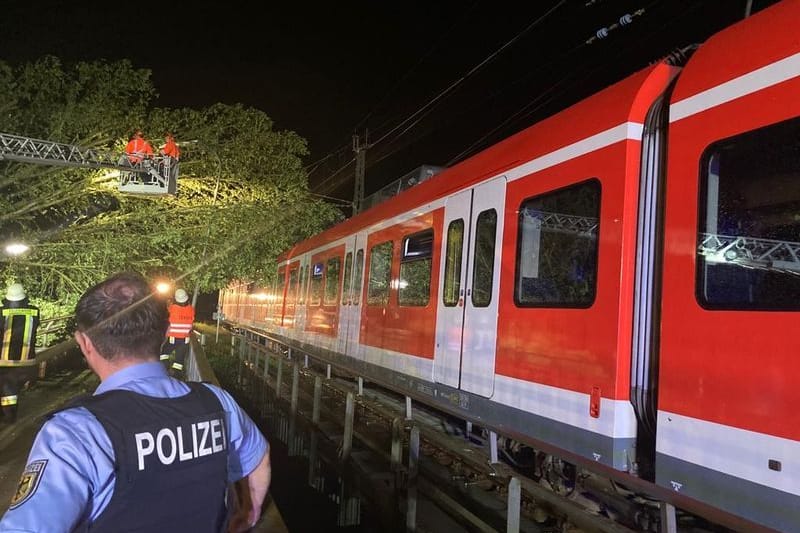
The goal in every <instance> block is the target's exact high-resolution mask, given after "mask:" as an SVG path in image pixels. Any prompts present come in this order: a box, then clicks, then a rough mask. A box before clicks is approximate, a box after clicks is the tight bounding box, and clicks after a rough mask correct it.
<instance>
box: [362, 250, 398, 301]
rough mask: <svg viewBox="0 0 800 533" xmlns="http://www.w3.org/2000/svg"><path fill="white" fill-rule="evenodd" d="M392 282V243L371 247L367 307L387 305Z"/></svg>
mask: <svg viewBox="0 0 800 533" xmlns="http://www.w3.org/2000/svg"><path fill="white" fill-rule="evenodd" d="M391 280H392V241H387V242H384V243H381V244H378V245H377V246H373V247H372V249H371V250H370V251H369V286H368V288H367V305H388V304H389V283H390V282H391Z"/></svg>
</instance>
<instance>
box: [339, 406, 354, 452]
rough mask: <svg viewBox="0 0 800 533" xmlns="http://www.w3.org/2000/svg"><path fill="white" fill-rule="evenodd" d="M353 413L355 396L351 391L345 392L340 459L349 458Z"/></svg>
mask: <svg viewBox="0 0 800 533" xmlns="http://www.w3.org/2000/svg"><path fill="white" fill-rule="evenodd" d="M354 415H355V397H354V396H353V393H352V392H348V393H347V404H346V406H345V411H344V435H343V436H342V458H341V459H342V461H347V459H349V458H350V450H352V449H353V418H354Z"/></svg>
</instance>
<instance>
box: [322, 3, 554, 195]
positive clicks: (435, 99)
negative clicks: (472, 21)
mask: <svg viewBox="0 0 800 533" xmlns="http://www.w3.org/2000/svg"><path fill="white" fill-rule="evenodd" d="M564 4H566V0H561V1H559V2H558V3H557V4H556V5H554V6H553V7H551V8H550V9H548V10H547V11H546V12H545V13H544V14H542V15H540V16H539V17H537V18H536V19H535V20H534V21H533V22H531V23H530V24H528V25H527V26H526V27H525V28H523V29H522V30H521V31H520V32H518V33H517V34H516V35H514V37H512V38H511V39H509V40H508V41H506V42H505V43H504V44H503V45H501V46H500V47H499V48H498V49H497V50H495V51H494V52H492V53H491V54H489V55H488V56H487V57H486V58H484V59H483V60H482V61H480V62H479V63H478V64H476V65H475V66H473V67H472V68H471V69H470V70H469V71H467V72H466V73H465V74H463V75H462V76H460V77H459V78H458V79H457V80H455V81H454V82H452V83H450V85H448V86H447V87H446V88H445V89H444V90H442V91H440V92H439V93H438V94H437V95H436V96H434V97H433V98H431V99H430V100H429V101H428V102H426V103H425V104H424V105H423V106H422V107H420V108H419V109H417V110H416V111H414V112H413V113H411V115H409V116H408V117H407V118H405V119H404V120H402V121H400V122H399V123H398V124H397V125H396V126H394V127H393V128H392V129H390V130H389V131H388V132H387V133H385V134H384V135H382V136H381V137H380V138H378V140H376V141H374V142H372V143H370V145H369V147H370V148H372V147H375V146H376V145H378V144H380V143H382V142H383V141H385V140H386V139H387V138H388V137H389V136H390V135H392V134H393V133H394V132H396V131H397V130H398V129H400V128H402V127H403V126H405V125H406V124H408V123H409V122H410V121H414V123H413V124H412V125H411V126H410V127H407V128H405V129H404V130H403V131H402V132H401V133H400V134H399V135H397V136H396V137H395V138H394V139H392V140H391V141H390V143H391V142H395V141H396V140H397V139H399V138H400V137H401V136H402V135H404V134H405V133H407V132H408V131H410V130H411V129H412V128H413V127H414V125H416V124H417V123H419V121H420V120H421V119H422V118H423V117H424V116H425V115H427V114H428V113H429V112H430V110H432V109H433V107H434V106H435V105H436V104H437V103H439V102H441V101H442V100H444V99H445V98H446V97H447V96H449V95H450V94H451V93H452V92H453V91H454V90H455V89H456V88H457V87H458V86H459V85H461V84H462V83H463V82H464V81H466V80H467V79H469V78H470V77H471V76H473V75H474V74H475V73H477V72H478V71H479V70H481V69H482V68H483V67H485V66H486V65H488V64H489V63H491V62H492V61H493V60H494V59H495V58H497V56H499V55H500V54H501V53H502V52H503V51H505V50H506V49H507V48H509V47H510V46H511V45H513V44H514V43H515V42H517V41H518V40H519V39H520V38H522V37H523V36H524V35H525V34H527V33H528V32H529V31H530V30H532V29H533V28H535V27H536V26H538V25H539V24H541V23H542V21H544V20H545V19H546V18H547V17H549V16H550V15H551V14H552V13H554V12H555V11H556V10H558V9H559V8H560V7H561V6H563V5H564ZM423 113H424V114H423ZM420 114H423V115H422V116H421V117H419V118H417V117H418V115H420ZM415 119H416V120H415ZM354 161H355V158H353V159H352V160H351V161H349V162H348V163H347V164H345V165H344V166H342V167H340V168H339V169H338V170H336V171H335V172H334V173H333V174H331V175H329V176H327V177H326V178H325V179H323V180H322V181H321V182H320V183H318V184H316V185H315V186H314V190H319V189H320V188H321V187H322V186H323V185H325V184H326V183H328V182H329V181H331V180H332V179H333V178H334V177H335V176H336V175H338V174H339V173H340V172H341V171H342V170H344V169H345V168H347V167H348V166H349V165H350V164H351V163H352V162H354Z"/></svg>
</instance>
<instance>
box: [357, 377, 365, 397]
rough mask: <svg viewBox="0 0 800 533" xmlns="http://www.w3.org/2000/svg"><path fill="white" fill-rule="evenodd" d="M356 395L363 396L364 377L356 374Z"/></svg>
mask: <svg viewBox="0 0 800 533" xmlns="http://www.w3.org/2000/svg"><path fill="white" fill-rule="evenodd" d="M358 395H359V396H364V378H362V377H361V376H358Z"/></svg>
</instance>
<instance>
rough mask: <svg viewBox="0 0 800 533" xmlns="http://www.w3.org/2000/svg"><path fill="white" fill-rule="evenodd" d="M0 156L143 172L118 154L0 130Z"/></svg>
mask: <svg viewBox="0 0 800 533" xmlns="http://www.w3.org/2000/svg"><path fill="white" fill-rule="evenodd" d="M0 160H5V161H20V162H23V163H38V164H45V165H59V166H65V167H80V168H110V169H114V170H123V171H127V172H137V171H138V172H144V170H137V169H135V168H132V167H131V165H130V164H129V163H128V161H127V159H125V158H122V159H120V157H119V155H117V154H113V153H108V152H99V151H97V150H94V149H92V148H80V147H77V146H73V145H71V144H64V143H57V142H53V141H45V140H42V139H31V138H30V137H21V136H19V135H11V134H8V133H0Z"/></svg>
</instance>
